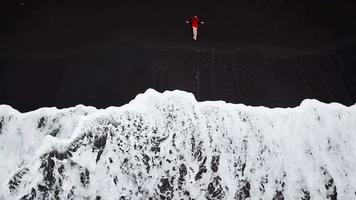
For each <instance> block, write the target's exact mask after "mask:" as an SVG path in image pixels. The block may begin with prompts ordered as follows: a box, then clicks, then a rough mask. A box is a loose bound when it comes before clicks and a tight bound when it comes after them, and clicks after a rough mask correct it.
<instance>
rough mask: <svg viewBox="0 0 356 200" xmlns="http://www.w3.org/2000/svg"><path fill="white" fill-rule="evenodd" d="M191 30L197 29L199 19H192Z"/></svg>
mask: <svg viewBox="0 0 356 200" xmlns="http://www.w3.org/2000/svg"><path fill="white" fill-rule="evenodd" d="M191 22H192V28H198V27H199V17H192V21H191Z"/></svg>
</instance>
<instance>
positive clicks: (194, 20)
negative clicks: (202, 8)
mask: <svg viewBox="0 0 356 200" xmlns="http://www.w3.org/2000/svg"><path fill="white" fill-rule="evenodd" d="M185 23H187V24H188V23H191V24H192V30H193V39H194V40H197V39H198V28H199V24H204V22H203V21H200V19H199V17H198V16H196V15H194V16H193V17H191V18H190V19H189V20H186V21H185Z"/></svg>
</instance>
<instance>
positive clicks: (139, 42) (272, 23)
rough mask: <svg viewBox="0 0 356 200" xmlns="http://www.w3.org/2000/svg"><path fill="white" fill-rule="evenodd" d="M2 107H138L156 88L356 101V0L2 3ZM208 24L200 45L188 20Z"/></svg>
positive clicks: (253, 98)
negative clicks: (196, 17) (139, 97)
mask: <svg viewBox="0 0 356 200" xmlns="http://www.w3.org/2000/svg"><path fill="white" fill-rule="evenodd" d="M0 10H1V12H0V13H1V14H0V15H1V16H0V24H1V25H0V104H9V105H11V106H12V107H14V108H15V109H18V110H20V111H30V110H34V109H37V108H40V107H45V106H56V107H59V108H63V107H71V106H74V105H77V104H85V105H91V106H96V107H98V108H105V107H108V106H120V105H123V104H126V103H128V102H129V101H130V100H132V99H133V98H134V97H135V96H136V95H137V94H138V93H142V92H144V91H145V90H146V89H148V88H153V89H156V90H158V91H165V90H174V89H180V90H185V91H188V92H192V93H194V95H195V96H196V98H197V99H198V100H199V101H204V100H224V101H227V102H231V103H244V104H247V105H262V106H268V107H293V106H297V105H299V104H300V102H301V101H302V100H303V99H306V98H312V99H318V100H320V101H322V102H326V103H329V102H339V103H342V104H344V105H352V104H354V103H355V102H356V20H355V19H356V2H355V1H351V0H340V1H331V0H278V1H275V0H258V1H256V0H250V1H247V0H244V1H242V0H222V1H217V0H206V1H203V0H200V1H188V0H181V1H178V0H165V1H164V0H152V1H129V0H122V1H114V0H112V1H96V2H95V3H94V2H92V1H82V0H78V1H72V2H67V1H62V0H49V1H44V0H32V1H30V0H25V1H13V2H10V3H7V4H3V5H1V7H0ZM194 14H196V15H199V16H200V17H201V18H202V19H203V20H204V21H205V22H206V23H205V24H204V25H202V27H201V29H200V30H199V36H198V38H199V39H198V41H193V40H192V37H191V29H190V26H189V25H187V24H185V19H186V18H187V17H189V16H191V15H194Z"/></svg>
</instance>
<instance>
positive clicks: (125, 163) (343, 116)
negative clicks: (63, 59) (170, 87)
mask: <svg viewBox="0 0 356 200" xmlns="http://www.w3.org/2000/svg"><path fill="white" fill-rule="evenodd" d="M1 121H2V123H1V124H2V125H1V132H0V157H1V160H0V168H1V169H2V170H1V171H0V184H2V190H0V193H1V195H0V199H1V198H3V199H19V198H21V197H24V196H26V195H27V198H30V197H31V196H33V197H35V199H36V198H38V199H42V198H43V197H44V198H46V199H51V198H54V197H55V196H57V197H59V198H60V199H70V198H72V199H83V198H87V197H88V198H90V199H95V198H96V197H101V199H119V198H120V197H122V196H123V197H125V198H126V199H129V198H131V199H148V198H149V197H152V198H153V199H159V198H160V195H161V197H163V196H165V197H167V198H168V199H169V198H172V199H180V198H183V199H189V197H190V198H194V199H207V198H210V199H234V198H236V199H245V198H247V197H250V198H251V199H272V198H276V199H278V198H281V197H282V196H283V197H284V198H285V199H302V198H305V199H308V197H310V199H328V198H330V199H331V198H333V197H336V196H337V198H338V199H355V198H356V193H355V192H356V156H355V155H356V105H354V106H351V107H345V106H343V105H340V104H336V103H333V104H324V103H321V102H318V101H316V100H305V101H303V102H302V104H301V105H300V106H299V107H296V108H275V109H269V108H265V107H250V106H245V105H241V104H238V105H235V104H226V103H225V102H221V101H219V102H199V103H198V102H196V100H195V99H194V96H193V95H192V94H190V93H186V92H181V91H173V92H165V93H163V94H161V93H157V92H155V91H153V90H148V91H147V92H146V93H145V94H142V95H138V96H137V97H136V99H135V100H133V101H132V102H130V103H129V104H127V105H125V106H122V107H110V108H108V109H105V110H97V109H95V108H92V107H84V106H78V107H75V108H70V109H64V110H57V109H54V108H48V109H47V108H45V109H40V110H36V111H33V112H30V113H24V114H21V113H19V112H17V111H15V110H14V109H12V108H10V107H8V106H0V122H1ZM56 130H58V132H57V134H55V135H56V137H52V136H49V134H50V133H52V134H53V133H54V132H53V131H56ZM68 152H69V153H68ZM58 154H60V155H62V156H58ZM63 155H64V156H63ZM199 171H200V172H199ZM19 174H21V175H20V176H19ZM51 177H52V178H51ZM11 180H16V181H15V182H17V184H16V185H15V186H14V187H13V188H12V189H11V190H10V189H9V187H10V185H11V184H8V183H9V181H10V182H11ZM10 188H11V187H10ZM188 193H189V194H188ZM125 198H124V199H125Z"/></svg>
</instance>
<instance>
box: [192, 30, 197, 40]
mask: <svg viewBox="0 0 356 200" xmlns="http://www.w3.org/2000/svg"><path fill="white" fill-rule="evenodd" d="M197 37H198V28H195V27H193V39H194V40H197Z"/></svg>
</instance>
